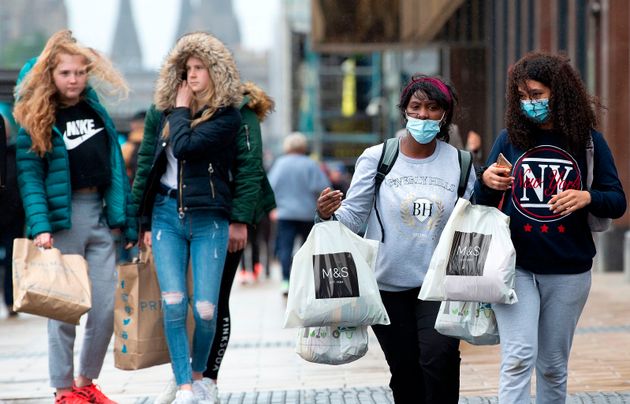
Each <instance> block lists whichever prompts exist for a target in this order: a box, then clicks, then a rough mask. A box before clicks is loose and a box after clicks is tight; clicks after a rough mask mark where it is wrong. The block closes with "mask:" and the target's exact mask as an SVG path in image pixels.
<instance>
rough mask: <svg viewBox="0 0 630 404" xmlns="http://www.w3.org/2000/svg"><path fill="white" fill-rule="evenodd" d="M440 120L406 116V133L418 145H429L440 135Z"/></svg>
mask: <svg viewBox="0 0 630 404" xmlns="http://www.w3.org/2000/svg"><path fill="white" fill-rule="evenodd" d="M440 122H442V119H438V120H432V119H417V118H412V117H410V116H409V115H407V131H408V132H409V134H411V136H412V137H413V138H414V139H415V140H416V142H418V143H420V144H427V143H431V141H432V140H433V139H435V137H436V136H437V134H438V133H440Z"/></svg>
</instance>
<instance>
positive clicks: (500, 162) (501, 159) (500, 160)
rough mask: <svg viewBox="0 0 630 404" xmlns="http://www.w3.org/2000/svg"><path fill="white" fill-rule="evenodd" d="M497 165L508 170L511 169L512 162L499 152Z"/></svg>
mask: <svg viewBox="0 0 630 404" xmlns="http://www.w3.org/2000/svg"><path fill="white" fill-rule="evenodd" d="M497 166H499V167H505V168H509V169H510V170H511V169H512V163H510V162H509V161H508V159H506V158H505V156H504V155H503V153H499V156H498V157H497Z"/></svg>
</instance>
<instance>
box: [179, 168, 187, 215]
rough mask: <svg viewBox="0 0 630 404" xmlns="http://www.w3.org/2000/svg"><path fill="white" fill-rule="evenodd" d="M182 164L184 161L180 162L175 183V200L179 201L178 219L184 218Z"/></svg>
mask: <svg viewBox="0 0 630 404" xmlns="http://www.w3.org/2000/svg"><path fill="white" fill-rule="evenodd" d="M184 163H186V160H184V161H182V162H181V163H180V164H179V181H177V198H178V199H179V218H180V219H183V218H184V215H185V213H184V197H183V195H184V192H183V189H184V188H183V186H182V185H183V183H184Z"/></svg>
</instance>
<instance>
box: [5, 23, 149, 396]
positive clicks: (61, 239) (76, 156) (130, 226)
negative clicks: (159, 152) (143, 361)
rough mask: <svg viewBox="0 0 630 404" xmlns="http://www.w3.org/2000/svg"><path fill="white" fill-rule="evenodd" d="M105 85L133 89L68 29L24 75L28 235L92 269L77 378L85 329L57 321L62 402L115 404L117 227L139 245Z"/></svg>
mask: <svg viewBox="0 0 630 404" xmlns="http://www.w3.org/2000/svg"><path fill="white" fill-rule="evenodd" d="M88 78H89V79H91V80H93V81H92V82H93V83H94V85H95V87H92V86H90V85H88ZM99 84H101V85H102V84H106V85H108V88H110V89H113V90H118V91H120V92H121V93H122V94H124V95H126V93H127V86H126V83H125V81H124V79H123V78H122V76H121V75H120V74H119V73H118V72H117V71H116V70H114V68H113V67H112V65H111V63H110V62H109V61H108V60H107V59H106V58H105V56H103V55H102V54H100V53H99V52H97V51H95V50H94V49H91V48H87V47H85V46H82V45H80V44H78V43H77V41H76V40H75V39H74V38H73V37H72V33H71V32H70V31H68V30H63V31H59V32H57V33H55V34H53V35H52V36H51V37H50V39H49V40H48V42H47V43H46V46H45V47H44V50H43V51H42V53H41V54H40V55H39V57H38V58H37V59H34V60H31V61H30V62H29V63H27V65H26V66H25V67H24V68H23V69H22V71H21V72H20V77H19V78H18V85H17V87H16V95H17V97H16V98H17V101H16V104H15V109H14V115H15V118H16V121H17V122H18V124H19V125H20V126H21V127H22V129H21V130H20V131H19V133H18V137H17V172H18V184H19V188H20V193H21V196H22V200H23V203H24V208H25V213H26V224H27V236H28V237H32V238H34V243H35V245H37V246H39V247H43V248H51V247H53V246H54V247H56V248H58V249H59V250H60V251H61V252H62V253H63V254H80V255H82V256H84V257H85V259H86V260H87V262H88V266H89V269H90V271H89V277H90V281H91V284H92V308H91V309H90V311H89V312H88V315H87V322H86V324H85V336H84V339H83V344H82V348H81V356H80V359H79V364H80V365H79V372H78V376H77V377H76V379H75V378H74V366H73V359H74V354H73V347H74V340H75V333H76V325H74V324H69V323H64V322H61V321H57V320H49V321H48V366H49V372H50V383H51V386H52V387H54V388H55V389H56V399H55V402H56V403H59V404H62V403H113V401H111V400H109V399H108V398H107V397H106V396H105V395H104V394H103V393H102V392H101V391H100V389H98V388H97V387H96V386H95V385H94V384H93V380H94V379H96V378H98V376H99V374H100V371H101V368H102V365H103V360H104V358H105V354H106V353H107V347H108V345H109V341H110V339H111V336H112V333H113V329H114V293H115V288H116V262H115V258H116V257H115V250H114V240H113V237H112V234H111V231H110V229H111V228H121V229H123V234H124V235H125V237H126V239H127V240H128V243H127V248H130V247H131V246H133V243H134V242H135V241H136V239H137V233H136V224H135V221H134V220H133V218H132V217H130V216H128V215H127V207H128V206H127V201H128V200H129V179H128V178H127V175H126V174H125V166H124V162H123V159H122V154H121V152H120V147H119V145H118V142H117V136H118V134H117V132H116V129H115V128H114V123H113V121H112V119H111V117H110V116H109V114H108V113H107V111H106V110H105V108H104V107H103V106H102V105H101V103H100V100H99V96H98V94H97V92H96V88H102V87H101V86H99Z"/></svg>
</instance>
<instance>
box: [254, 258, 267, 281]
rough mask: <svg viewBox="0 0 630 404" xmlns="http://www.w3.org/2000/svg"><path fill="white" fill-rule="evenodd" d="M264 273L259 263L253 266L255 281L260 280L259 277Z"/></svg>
mask: <svg viewBox="0 0 630 404" xmlns="http://www.w3.org/2000/svg"><path fill="white" fill-rule="evenodd" d="M263 272H265V268H264V267H263V265H262V264H261V263H260V262H257V263H255V264H254V276H255V277H256V279H258V278H260V275H261V274H262V273H263Z"/></svg>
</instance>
